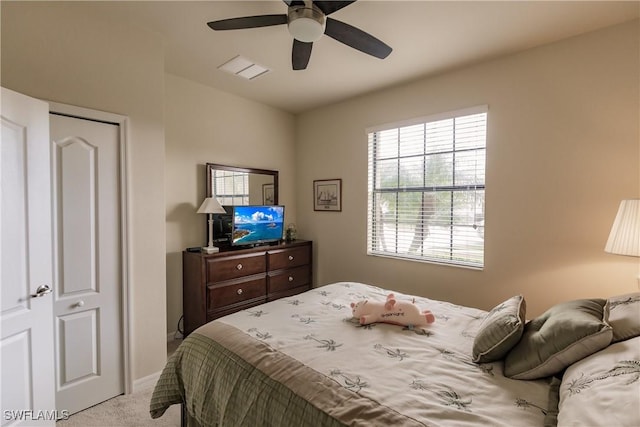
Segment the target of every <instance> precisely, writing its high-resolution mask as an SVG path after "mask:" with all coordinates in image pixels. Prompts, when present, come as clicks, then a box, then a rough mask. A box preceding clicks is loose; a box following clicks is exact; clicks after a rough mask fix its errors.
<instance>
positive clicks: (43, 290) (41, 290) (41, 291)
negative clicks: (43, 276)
mask: <svg viewBox="0 0 640 427" xmlns="http://www.w3.org/2000/svg"><path fill="white" fill-rule="evenodd" d="M51 292H53V289H51V288H50V287H49V285H40V286H38V289H36V293H35V294H31V298H40V297H43V296H45V295H46V294H50V293H51Z"/></svg>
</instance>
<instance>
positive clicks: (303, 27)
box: [287, 6, 325, 43]
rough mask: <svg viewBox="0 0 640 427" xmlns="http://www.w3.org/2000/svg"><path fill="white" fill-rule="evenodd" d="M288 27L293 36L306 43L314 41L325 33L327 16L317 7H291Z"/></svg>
mask: <svg viewBox="0 0 640 427" xmlns="http://www.w3.org/2000/svg"><path fill="white" fill-rule="evenodd" d="M287 25H288V28H289V33H290V34H291V36H292V37H293V38H294V39H296V40H298V41H301V42H304V43H312V42H315V41H317V40H319V39H320V37H322V35H323V34H324V28H325V17H324V13H322V12H321V11H320V10H319V9H317V8H316V7H306V6H298V7H290V8H289V20H288V24H287Z"/></svg>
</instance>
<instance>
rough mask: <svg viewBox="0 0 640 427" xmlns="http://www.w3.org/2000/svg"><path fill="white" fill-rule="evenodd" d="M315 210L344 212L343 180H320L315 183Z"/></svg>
mask: <svg viewBox="0 0 640 427" xmlns="http://www.w3.org/2000/svg"><path fill="white" fill-rule="evenodd" d="M313 210H314V211H328V212H340V211H342V180H341V179H319V180H315V181H313Z"/></svg>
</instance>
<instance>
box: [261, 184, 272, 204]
mask: <svg viewBox="0 0 640 427" xmlns="http://www.w3.org/2000/svg"><path fill="white" fill-rule="evenodd" d="M273 203H274V196H273V184H262V204H263V205H273Z"/></svg>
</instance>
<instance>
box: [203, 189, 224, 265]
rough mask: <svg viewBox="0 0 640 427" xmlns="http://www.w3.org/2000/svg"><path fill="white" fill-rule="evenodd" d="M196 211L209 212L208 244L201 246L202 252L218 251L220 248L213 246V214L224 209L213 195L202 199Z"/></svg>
mask: <svg viewBox="0 0 640 427" xmlns="http://www.w3.org/2000/svg"><path fill="white" fill-rule="evenodd" d="M197 212H198V213H206V214H209V246H206V247H203V248H202V252H204V253H206V254H212V253H215V252H219V251H220V248H217V247H215V246H213V214H214V213H226V211H225V210H224V208H223V207H222V206H221V205H220V203H219V202H218V200H217V199H216V198H215V197H207V198H206V199H204V201H203V202H202V204H201V205H200V207H199V208H198V211H197Z"/></svg>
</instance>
